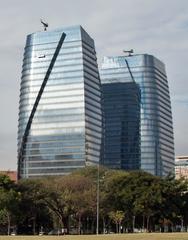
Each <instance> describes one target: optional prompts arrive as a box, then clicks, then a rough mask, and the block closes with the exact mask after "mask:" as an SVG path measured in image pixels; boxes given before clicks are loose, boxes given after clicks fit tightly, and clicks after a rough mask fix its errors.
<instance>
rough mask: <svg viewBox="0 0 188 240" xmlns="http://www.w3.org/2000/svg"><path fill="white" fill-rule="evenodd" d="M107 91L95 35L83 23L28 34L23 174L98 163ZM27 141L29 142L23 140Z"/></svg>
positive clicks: (66, 170)
mask: <svg viewBox="0 0 188 240" xmlns="http://www.w3.org/2000/svg"><path fill="white" fill-rule="evenodd" d="M63 32H64V33H65V34H66V37H65V40H64V42H63V45H62V47H61V49H60V52H59V54H58V56H57V59H56V61H55V64H54V67H53V69H52V71H51V74H50V76H49V79H48V81H47V84H46V86H45V88H44V91H43V93H42V95H41V99H40V101H39V104H38V106H37V108H36V111H35V114H34V116H33V119H32V123H31V127H30V129H29V132H28V136H27V138H26V141H25V143H24V144H23V136H24V132H25V129H26V125H27V123H28V120H29V116H30V114H31V111H32V109H33V105H34V102H35V100H36V97H37V95H38V92H39V90H40V88H41V84H42V82H43V80H44V77H45V74H46V72H47V69H48V67H49V65H50V61H51V59H52V57H53V55H54V52H55V49H56V47H57V44H58V42H59V39H60V36H61V34H62V33H63ZM101 122H102V120H101V91H100V80H99V73H98V66H97V61H96V53H95V46H94V41H93V39H92V38H91V37H90V36H89V35H88V34H87V33H86V32H85V31H84V29H83V28H82V27H81V26H74V27H68V28H63V29H57V30H54V31H44V32H36V33H33V34H30V35H28V36H27V41H26V46H25V52H24V59H23V69H22V78H21V87H20V104H19V126H18V154H19V153H20V150H21V148H22V152H23V153H22V155H21V157H19V161H18V169H19V176H20V177H21V178H28V177H41V176H49V175H64V174H68V173H70V172H72V171H73V170H76V169H78V168H82V167H84V166H86V165H93V164H97V163H98V162H99V159H100V152H101V125H102V123H101ZM22 145H23V146H22Z"/></svg>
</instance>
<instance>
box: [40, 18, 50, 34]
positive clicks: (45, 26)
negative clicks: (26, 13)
mask: <svg viewBox="0 0 188 240" xmlns="http://www.w3.org/2000/svg"><path fill="white" fill-rule="evenodd" d="M40 22H41V23H42V25H43V27H44V31H47V27H48V23H46V22H43V21H42V19H40Z"/></svg>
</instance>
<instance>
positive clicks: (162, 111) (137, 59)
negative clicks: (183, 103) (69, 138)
mask: <svg viewBox="0 0 188 240" xmlns="http://www.w3.org/2000/svg"><path fill="white" fill-rule="evenodd" d="M125 60H127V62H128V66H129V67H130V70H131V73H132V74H133V77H134V81H135V83H137V84H138V85H139V89H140V94H141V102H140V154H141V157H140V169H142V170H145V171H147V172H149V173H152V174H154V175H158V176H165V175H167V174H168V173H170V172H173V171H174V139H173V126H172V113H171V103H170V96H169V88H168V82H167V77H166V72H165V66H164V64H163V63H162V62H161V61H159V60H158V59H157V58H155V57H153V56H151V55H147V54H142V55H134V56H128V57H125V56H120V57H105V58H104V60H103V63H102V68H101V82H102V86H105V85H106V83H108V84H112V85H113V84H114V82H116V83H122V82H125V81H126V82H131V81H132V78H131V76H130V72H129V71H128V68H127V67H128V66H127V64H126V61H125ZM102 89H104V87H102ZM111 91H112V92H113V89H111ZM127 91H128V90H127ZM132 94H133V93H131V92H130V95H132ZM105 96H106V94H105V93H103V98H104V102H105ZM120 96H121V95H119V96H118V95H117V98H118V99H119V101H121V100H120ZM106 101H107V99H106ZM114 101H115V99H114ZM122 104H123V103H122ZM130 108H132V107H131V105H130ZM114 110H115V111H118V110H117V109H114ZM105 112H106V110H105V104H104V115H105ZM105 121H106V120H105ZM124 121H125V122H126V121H128V122H129V121H130V120H129V119H127V117H126V114H125V115H124ZM132 121H133V122H134V121H135V119H132ZM113 124H114V125H115V122H114V123H113ZM116 124H117V125H118V124H119V120H117V122H116ZM128 137H129V135H127V140H128ZM111 139H112V136H110V132H109V130H108V127H106V128H105V134H104V145H106V146H108V142H109V141H111ZM128 141H129V140H128ZM106 143H107V144H106ZM115 144H116V145H118V144H119V149H120V145H122V142H121V141H119V142H118V141H117V142H116V143H115ZM125 144H127V143H126V142H125ZM104 151H105V152H108V151H109V150H108V148H107V149H105V150H104ZM105 152H104V159H103V162H104V165H107V166H110V161H111V160H110V158H109V157H108V156H107V155H105ZM138 154H139V151H138ZM127 158H128V159H131V158H129V156H127ZM115 161H119V159H118V158H116V159H115V158H114V160H113V161H111V167H112V168H113V167H114V166H115V165H114V162H115ZM130 162H132V160H130ZM129 164H131V163H129ZM132 164H134V162H132ZM129 166H130V165H129ZM133 166H134V165H133ZM137 166H138V165H137ZM126 168H127V167H126ZM132 168H133V167H132ZM127 169H129V168H127ZM138 169H139V168H138Z"/></svg>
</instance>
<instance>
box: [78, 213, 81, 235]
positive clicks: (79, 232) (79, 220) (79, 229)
mask: <svg viewBox="0 0 188 240" xmlns="http://www.w3.org/2000/svg"><path fill="white" fill-rule="evenodd" d="M78 235H81V215H80V214H79V216H78Z"/></svg>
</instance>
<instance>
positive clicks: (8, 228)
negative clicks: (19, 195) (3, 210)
mask: <svg viewBox="0 0 188 240" xmlns="http://www.w3.org/2000/svg"><path fill="white" fill-rule="evenodd" d="M7 223H8V225H7V235H10V215H9V213H8V212H7Z"/></svg>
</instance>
